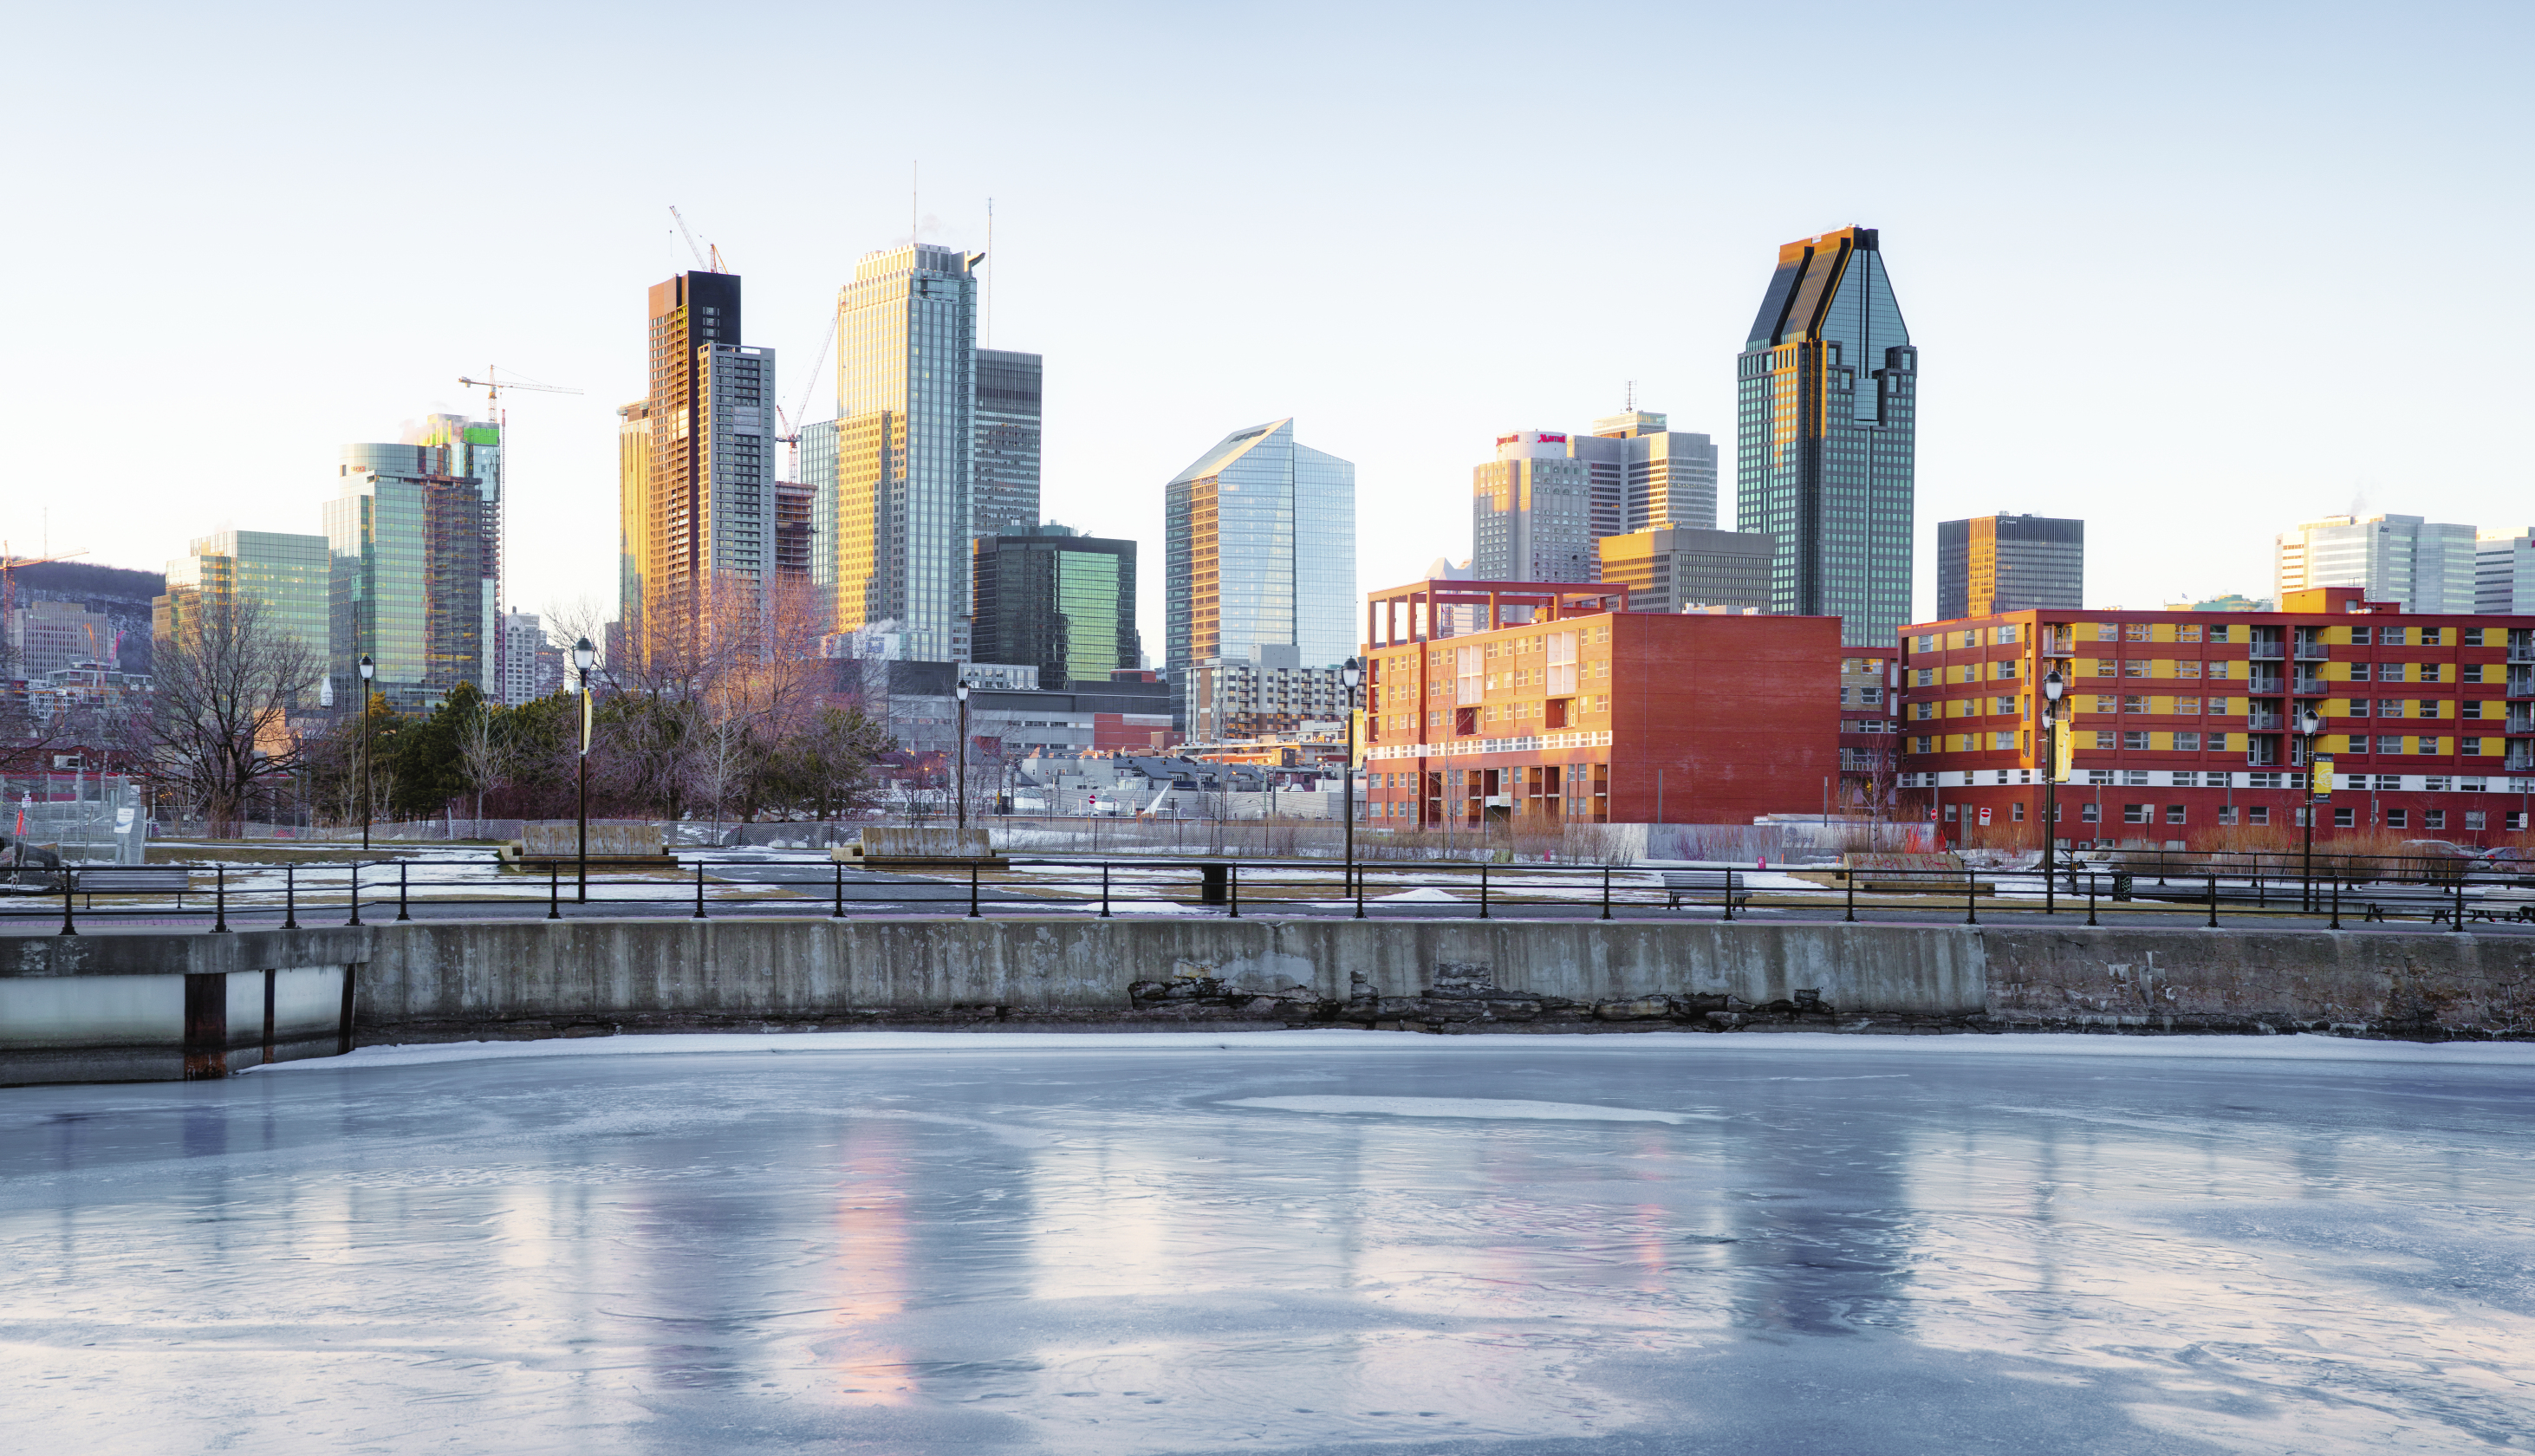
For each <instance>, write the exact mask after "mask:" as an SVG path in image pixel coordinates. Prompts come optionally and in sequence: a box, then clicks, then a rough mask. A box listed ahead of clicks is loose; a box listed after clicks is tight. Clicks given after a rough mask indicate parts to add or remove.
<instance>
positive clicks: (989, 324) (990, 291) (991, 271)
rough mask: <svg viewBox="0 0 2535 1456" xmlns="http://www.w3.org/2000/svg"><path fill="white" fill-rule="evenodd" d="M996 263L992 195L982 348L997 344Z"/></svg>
mask: <svg viewBox="0 0 2535 1456" xmlns="http://www.w3.org/2000/svg"><path fill="white" fill-rule="evenodd" d="M994 264H995V200H994V199H993V198H991V197H990V198H988V199H986V307H985V315H986V317H985V318H984V320H982V321H981V322H982V323H983V325H984V327H983V328H982V329H981V330H979V332H980V333H982V334H985V335H986V337H985V339H984V341H983V342H981V343H980V344H979V345H978V347H980V348H988V349H991V348H993V347H994V346H995V268H994Z"/></svg>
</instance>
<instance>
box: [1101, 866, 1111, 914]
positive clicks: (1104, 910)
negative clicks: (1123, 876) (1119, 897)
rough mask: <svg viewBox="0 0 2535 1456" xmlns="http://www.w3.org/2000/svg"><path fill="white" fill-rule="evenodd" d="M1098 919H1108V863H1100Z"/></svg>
mask: <svg viewBox="0 0 2535 1456" xmlns="http://www.w3.org/2000/svg"><path fill="white" fill-rule="evenodd" d="M1100 918H1101V919H1102V920H1107V919H1108V918H1109V862H1108V861H1107V860H1102V861H1101V862H1100Z"/></svg>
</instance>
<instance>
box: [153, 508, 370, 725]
mask: <svg viewBox="0 0 2535 1456" xmlns="http://www.w3.org/2000/svg"><path fill="white" fill-rule="evenodd" d="M332 579H333V560H332V553H330V552H329V551H328V549H327V545H326V538H325V537H324V536H306V535H297V534H294V533H291V532H287V531H240V530H222V531H214V532H213V533H212V534H210V535H208V536H197V537H195V538H194V539H193V541H192V542H191V543H189V548H188V554H187V555H185V556H183V557H180V558H178V559H176V560H174V561H171V562H169V563H167V593H166V595H164V596H161V597H158V598H157V599H156V600H155V601H154V602H152V603H151V607H152V619H153V620H152V624H151V635H152V636H153V637H159V638H162V639H163V638H166V637H174V636H176V635H177V634H178V633H181V632H182V631H184V629H185V625H186V623H187V622H188V621H189V620H191V619H192V618H193V617H194V615H195V614H197V613H200V612H205V611H211V612H222V611H227V610H229V609H231V608H233V607H234V606H236V605H237V604H238V603H239V602H245V601H251V602H254V603H256V605H257V607H258V609H259V611H260V613H261V618H262V622H263V625H264V626H266V627H268V628H273V629H278V630H279V631H281V632H284V633H287V634H289V635H290V636H291V637H296V638H297V639H298V640H299V641H300V643H301V644H302V645H304V646H305V647H307V648H308V650H309V651H310V652H311V653H313V654H315V656H316V659H317V661H318V662H319V663H320V664H321V665H322V664H323V663H325V662H326V660H327V650H328V639H329V636H330V634H331V631H332V627H331V608H330V605H329V593H330V591H331V589H332ZM316 704H317V690H316V689H314V688H311V689H309V690H308V693H307V694H306V696H305V698H304V699H303V700H302V701H301V702H300V703H299V704H298V705H299V706H301V707H314V706H316Z"/></svg>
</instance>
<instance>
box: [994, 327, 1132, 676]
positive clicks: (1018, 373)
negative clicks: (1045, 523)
mask: <svg viewBox="0 0 2535 1456" xmlns="http://www.w3.org/2000/svg"><path fill="white" fill-rule="evenodd" d="M1044 372H1045V371H1044V367H1043V363H1042V361H1041V359H1040V357H1039V356H1038V355H1036V354H1021V353H1016V352H1014V351H1013V350H1011V349H979V350H977V414H976V432H977V448H976V463H975V466H974V467H973V468H974V475H973V476H972V483H971V486H970V500H971V502H972V505H971V508H970V513H969V514H970V524H969V530H970V531H972V532H973V533H975V534H977V535H980V536H983V535H988V534H990V533H993V532H996V531H1026V530H1028V529H1029V528H1030V527H1031V526H1034V525H1036V524H1038V457H1039V455H1038V452H1039V380H1040V377H1041V375H1042V374H1043V373H1044ZM986 660H987V661H991V662H1002V661H1005V660H1007V659H1004V658H1001V657H995V658H988V659H986ZM1104 681H1105V679H1104Z"/></svg>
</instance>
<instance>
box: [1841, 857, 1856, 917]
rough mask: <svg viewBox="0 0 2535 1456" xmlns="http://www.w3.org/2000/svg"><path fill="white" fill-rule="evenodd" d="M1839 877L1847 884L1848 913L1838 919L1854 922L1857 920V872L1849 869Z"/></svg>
mask: <svg viewBox="0 0 2535 1456" xmlns="http://www.w3.org/2000/svg"><path fill="white" fill-rule="evenodd" d="M1839 878H1840V880H1841V882H1842V883H1844V884H1846V885H1847V886H1848V913H1847V914H1846V915H1843V916H1841V917H1840V919H1842V920H1845V921H1848V922H1850V923H1851V924H1854V923H1855V922H1856V920H1857V872H1856V871H1855V870H1850V871H1848V872H1847V873H1845V874H1843V875H1841V876H1840V877H1839Z"/></svg>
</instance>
